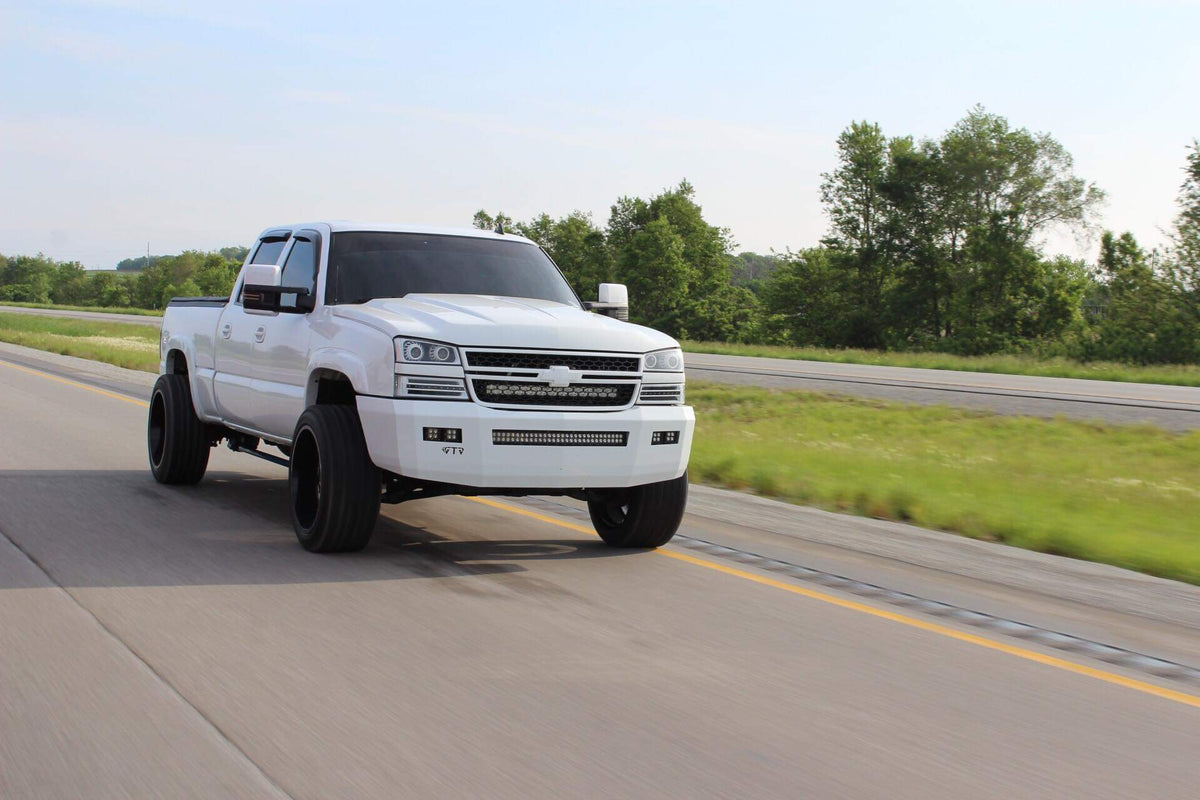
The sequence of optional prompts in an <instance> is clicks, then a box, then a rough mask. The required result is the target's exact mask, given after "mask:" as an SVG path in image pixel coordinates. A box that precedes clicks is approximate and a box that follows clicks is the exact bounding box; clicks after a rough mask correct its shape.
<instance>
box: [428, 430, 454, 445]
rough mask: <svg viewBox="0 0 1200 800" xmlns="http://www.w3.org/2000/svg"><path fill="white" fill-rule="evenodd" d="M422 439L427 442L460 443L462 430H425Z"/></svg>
mask: <svg viewBox="0 0 1200 800" xmlns="http://www.w3.org/2000/svg"><path fill="white" fill-rule="evenodd" d="M423 438H424V439H425V441H427V442H461V441H462V428H425V429H424V431H423Z"/></svg>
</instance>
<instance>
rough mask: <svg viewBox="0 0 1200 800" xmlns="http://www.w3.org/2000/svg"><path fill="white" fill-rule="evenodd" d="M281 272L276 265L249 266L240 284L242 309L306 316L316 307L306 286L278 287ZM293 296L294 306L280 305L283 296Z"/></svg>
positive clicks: (314, 300) (314, 299)
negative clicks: (294, 299) (294, 297)
mask: <svg viewBox="0 0 1200 800" xmlns="http://www.w3.org/2000/svg"><path fill="white" fill-rule="evenodd" d="M281 279H282V271H281V270H280V269H279V265H277V264H251V265H249V266H248V267H246V277H245V281H244V282H243V283H242V308H245V309H247V310H251V311H283V312H289V313H293V314H306V313H308V312H309V311H312V310H313V308H314V306H315V305H316V298H314V297H312V296H311V295H312V293H311V292H310V291H309V290H308V287H307V286H280V285H279V282H280V280H281ZM288 294H290V295H295V296H296V305H295V306H294V307H293V306H284V305H282V304H281V302H280V301H281V299H282V298H283V295H288Z"/></svg>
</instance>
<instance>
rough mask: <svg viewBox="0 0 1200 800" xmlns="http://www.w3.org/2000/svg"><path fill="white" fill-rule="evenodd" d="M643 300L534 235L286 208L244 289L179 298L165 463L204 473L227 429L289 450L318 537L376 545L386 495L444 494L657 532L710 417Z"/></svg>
mask: <svg viewBox="0 0 1200 800" xmlns="http://www.w3.org/2000/svg"><path fill="white" fill-rule="evenodd" d="M627 305H628V302H627V295H626V291H625V287H624V286H621V285H619V284H601V286H600V301H599V302H597V303H591V304H583V303H581V302H580V301H579V299H578V297H577V296H576V295H575V293H574V292H573V291H572V290H571V287H570V286H569V285H568V284H567V282H566V280H565V279H564V278H563V276H562V274H561V273H560V272H559V270H558V268H557V267H556V266H555V264H554V262H553V261H551V259H550V257H549V256H548V255H547V254H546V253H545V252H544V251H543V250H542V249H541V248H539V247H538V246H537V245H536V244H534V243H533V242H531V241H530V240H528V239H525V238H522V237H520V236H512V235H505V234H503V233H492V232H487V231H479V230H456V229H435V228H420V227H413V226H380V225H359V224H352V223H346V222H317V223H307V224H302V225H287V226H281V227H277V228H269V229H267V230H266V231H264V232H263V233H262V235H261V236H259V238H258V241H257V242H256V243H255V245H254V247H253V248H252V250H251V253H250V255H249V256H248V257H247V259H246V263H245V265H244V266H243V267H242V271H241V274H240V275H239V276H238V280H237V282H236V284H235V285H234V288H233V291H232V293H231V294H230V296H229V297H188V298H176V299H175V300H173V301H171V303H170V305H169V306H168V307H167V310H166V315H165V316H164V318H163V326H162V337H161V339H160V350H161V356H162V362H161V367H160V370H159V371H160V373H161V374H160V376H159V378H158V381H157V382H156V383H155V385H154V391H153V394H152V395H151V401H150V415H149V423H148V432H147V438H148V447H149V455H150V467H151V470H152V471H153V473H154V477H155V478H156V479H157V480H158V481H159V482H160V483H168V484H194V483H197V482H199V481H200V479H201V478H203V477H204V472H205V469H206V468H207V466H208V457H209V452H210V449H211V448H212V447H215V446H216V445H218V444H219V443H220V442H221V441H225V442H226V443H227V444H228V446H229V447H230V448H231V449H233V450H235V451H240V452H244V453H249V454H251V455H255V456H258V457H260V458H265V459H267V460H269V461H274V462H276V463H279V464H282V465H285V466H287V467H288V473H289V477H288V480H289V484H290V488H291V511H292V523H293V526H294V528H295V530H296V536H297V538H299V540H300V544H301V545H303V546H304V547H305V548H306V549H308V550H312V551H315V552H337V551H351V550H359V549H361V548H363V547H365V546H366V544H367V542H368V541H369V540H370V538H371V533H372V530H373V529H374V526H375V521H376V518H377V517H378V516H379V506H380V503H381V502H382V503H400V502H404V501H406V500H414V499H417V498H422V497H436V496H439V495H446V494H460V495H489V494H491V495H509V496H520V495H532V494H537V495H563V496H569V497H574V498H578V499H580V500H584V501H586V502H587V504H588V509H589V511H590V513H591V518H592V523H593V525H594V526H595V528H596V532H597V533H599V534H600V536H601V538H602V539H603V540H604V541H605V542H606V543H608V544H610V545H612V546H615V547H658V546H659V545H662V544H665V543H666V542H667V541H669V540H670V539H671V537H672V536H674V535H675V531H676V530H677V529H678V527H679V523H680V520H681V519H682V517H683V511H684V506H685V505H686V503H687V486H688V483H687V465H688V456H689V453H690V452H691V445H692V430H693V427H694V424H695V417H694V415H693V413H692V409H691V408H690V407H688V406H685V405H684V373H683V353H682V351H681V350H680V349H679V344H678V342H676V341H675V340H674V339H672V338H670V337H669V336H667V335H665V334H663V333H660V332H658V331H655V330H652V329H650V328H645V327H642V326H640V325H633V324H630V323H628V322H624V321H621V319H617V318H614V317H624V316H625V315H627ZM589 307H590V308H591V309H593V310H589ZM610 315H611V316H610ZM260 445H268V446H273V447H275V448H276V449H277V450H278V451H279V453H281V455H275V454H274V453H271V452H268V451H264V450H261V449H259V448H260Z"/></svg>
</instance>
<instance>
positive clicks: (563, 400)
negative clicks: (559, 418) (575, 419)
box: [471, 378, 636, 408]
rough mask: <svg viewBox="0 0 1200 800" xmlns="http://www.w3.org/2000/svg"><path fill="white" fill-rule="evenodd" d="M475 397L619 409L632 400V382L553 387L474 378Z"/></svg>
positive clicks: (522, 403) (514, 402) (518, 403)
mask: <svg viewBox="0 0 1200 800" xmlns="http://www.w3.org/2000/svg"><path fill="white" fill-rule="evenodd" d="M471 385H472V387H473V388H474V389H475V396H476V397H478V398H479V399H480V400H481V401H483V402H484V403H495V404H501V405H514V406H568V407H572V408H576V407H591V408H603V407H612V408H619V407H622V406H627V405H629V403H630V402H631V401H632V400H633V392H634V389H635V388H636V384H633V383H572V384H569V385H567V386H551V385H550V384H548V383H540V382H531V381H498V380H486V379H483V378H475V379H474V380H472V381H471Z"/></svg>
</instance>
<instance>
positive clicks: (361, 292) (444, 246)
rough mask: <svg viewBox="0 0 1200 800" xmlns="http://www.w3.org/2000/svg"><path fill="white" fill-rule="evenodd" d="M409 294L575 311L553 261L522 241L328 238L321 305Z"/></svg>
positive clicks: (424, 236)
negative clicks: (546, 303)
mask: <svg viewBox="0 0 1200 800" xmlns="http://www.w3.org/2000/svg"><path fill="white" fill-rule="evenodd" d="M407 294H490V295H500V296H502V297H529V298H535V299H539V300H552V301H554V302H556V303H564V304H566V305H571V306H575V307H578V306H579V302H578V300H576V298H575V294H574V292H572V291H571V287H569V286H568V285H567V282H566V281H565V280H564V279H563V277H562V275H561V274H560V273H559V271H558V268H557V267H555V266H554V262H552V261H551V260H550V259H549V258H548V257H547V256H546V254H545V253H543V252H542V251H541V249H540V248H538V247H536V246H534V245H531V244H528V243H526V242H515V241H514V242H504V241H497V240H495V239H475V238H472V237H469V236H431V235H428V234H423V233H370V232H347V233H335V234H333V243H332V244H331V246H330V251H329V278H328V281H327V284H326V287H325V295H326V296H325V302H326V303H331V304H332V303H363V302H366V301H368V300H373V299H375V298H377V297H404V296H405V295H407Z"/></svg>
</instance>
